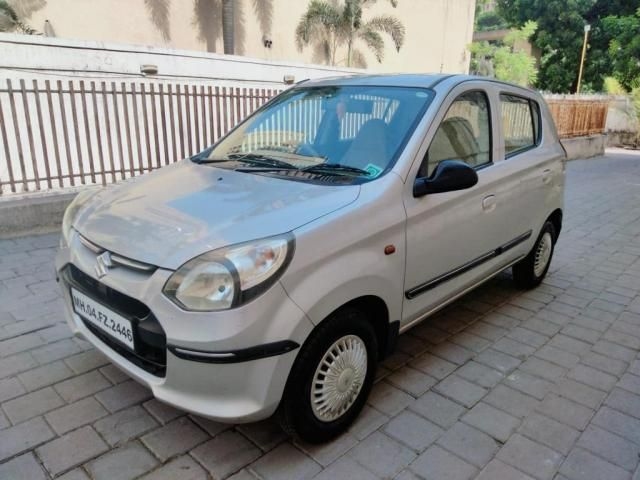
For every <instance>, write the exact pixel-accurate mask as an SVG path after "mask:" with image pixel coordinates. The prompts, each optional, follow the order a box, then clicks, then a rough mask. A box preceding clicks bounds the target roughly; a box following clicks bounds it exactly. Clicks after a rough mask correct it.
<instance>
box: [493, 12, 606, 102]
mask: <svg viewBox="0 0 640 480" xmlns="http://www.w3.org/2000/svg"><path fill="white" fill-rule="evenodd" d="M593 3H594V2H593V0H498V1H497V6H498V11H499V13H500V15H502V16H503V17H504V18H505V19H506V20H507V21H508V22H509V23H510V24H511V25H513V26H518V27H519V26H522V25H524V24H525V22H527V21H529V20H534V21H536V22H537V23H538V29H537V31H536V32H535V34H534V35H533V36H532V43H533V44H534V45H535V46H536V47H538V48H539V49H540V51H541V53H542V56H541V59H540V73H539V77H538V84H537V85H538V87H539V88H541V89H543V90H550V91H553V92H569V91H571V90H572V89H574V88H575V84H576V81H577V72H578V66H579V63H580V55H581V49H582V36H583V34H584V24H585V20H584V18H583V15H584V14H585V13H586V12H587V11H588V9H589V8H590V7H591V6H592V5H593Z"/></svg>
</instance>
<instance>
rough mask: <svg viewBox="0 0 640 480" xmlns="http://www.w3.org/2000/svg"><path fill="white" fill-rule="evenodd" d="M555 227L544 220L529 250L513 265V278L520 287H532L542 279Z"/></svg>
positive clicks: (550, 250)
mask: <svg viewBox="0 0 640 480" xmlns="http://www.w3.org/2000/svg"><path fill="white" fill-rule="evenodd" d="M556 238H557V237H556V229H555V227H554V226H553V223H551V222H550V221H547V222H545V224H544V226H543V227H542V231H541V232H540V235H539V236H538V239H537V240H536V243H535V244H534V246H533V248H532V249H531V252H529V254H528V255H527V256H526V257H525V258H523V259H522V260H520V261H519V262H518V263H516V264H515V265H514V266H513V280H514V281H515V283H516V285H517V286H518V287H520V288H525V289H529V288H534V287H537V286H538V285H540V282H542V280H543V279H544V277H545V275H546V274H547V271H548V270H549V265H550V264H551V257H552V256H553V249H554V247H555V242H556Z"/></svg>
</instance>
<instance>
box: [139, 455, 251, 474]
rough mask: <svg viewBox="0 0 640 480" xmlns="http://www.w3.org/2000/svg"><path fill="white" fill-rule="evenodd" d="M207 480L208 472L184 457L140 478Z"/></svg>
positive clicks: (188, 457) (187, 456) (187, 457)
mask: <svg viewBox="0 0 640 480" xmlns="http://www.w3.org/2000/svg"><path fill="white" fill-rule="evenodd" d="M207 478H208V475H207V472H206V471H205V470H204V469H203V468H202V467H201V466H200V465H198V463H197V462H196V461H195V460H194V459H193V458H191V457H190V456H189V455H182V456H181V457H178V458H175V459H173V460H171V461H169V462H167V463H165V464H164V465H163V466H161V467H159V468H157V469H155V470H153V471H152V472H150V473H147V474H146V475H144V476H142V477H140V480H176V479H179V480H207ZM252 478H255V477H252Z"/></svg>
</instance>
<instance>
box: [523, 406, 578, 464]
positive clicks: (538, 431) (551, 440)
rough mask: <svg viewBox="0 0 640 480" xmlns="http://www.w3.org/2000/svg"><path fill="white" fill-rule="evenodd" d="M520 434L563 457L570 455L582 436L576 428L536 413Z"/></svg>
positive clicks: (525, 423)
mask: <svg viewBox="0 0 640 480" xmlns="http://www.w3.org/2000/svg"><path fill="white" fill-rule="evenodd" d="M518 433H520V434H521V435H524V436H525V437H528V438H530V439H531V440H534V441H536V442H538V443H540V444H542V445H546V446H547V447H550V448H552V449H553V450H555V451H557V452H560V453H562V454H563V455H567V454H568V453H569V451H570V450H571V448H573V446H574V445H575V443H576V440H577V439H578V437H579V436H580V432H579V431H578V430H576V429H575V428H573V427H570V426H568V425H565V424H564V423H560V422H558V421H556V420H553V419H551V418H549V417H546V416H544V415H541V414H539V413H535V412H534V413H532V414H531V415H529V416H528V417H527V418H526V419H525V421H524V422H523V423H522V426H521V427H520V429H519V430H518Z"/></svg>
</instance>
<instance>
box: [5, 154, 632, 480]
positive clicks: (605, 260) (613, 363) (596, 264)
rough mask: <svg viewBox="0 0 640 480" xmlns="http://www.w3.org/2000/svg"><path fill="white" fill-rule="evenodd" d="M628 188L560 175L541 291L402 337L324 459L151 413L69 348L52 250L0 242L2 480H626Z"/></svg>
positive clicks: (619, 160)
mask: <svg viewBox="0 0 640 480" xmlns="http://www.w3.org/2000/svg"><path fill="white" fill-rule="evenodd" d="M637 178H640V155H638V154H635V153H630V152H620V151H617V153H616V152H610V153H609V154H608V155H607V156H605V157H602V158H598V159H591V160H588V161H576V162H570V163H569V164H568V165H567V196H566V206H565V207H566V208H565V215H564V225H563V230H562V234H561V237H560V242H559V243H558V245H557V248H556V251H555V255H554V259H553V263H552V264H551V268H550V271H549V274H548V276H547V278H546V279H545V281H544V282H543V283H542V285H541V286H540V287H538V288H536V289H535V290H532V291H519V290H516V289H515V288H514V286H513V283H512V281H511V277H510V273H509V272H505V273H503V274H500V275H499V276H497V277H496V278H494V279H493V280H491V281H490V282H488V283H486V284H485V285H483V286H482V287H480V288H479V289H477V290H475V291H474V292H472V293H470V294H468V295H466V296H465V297H463V298H461V299H460V300H458V301H457V302H455V303H454V304H452V305H450V306H449V307H447V308H446V309H445V310H443V311H441V312H439V313H438V314H436V315H435V316H433V317H432V318H431V319H429V320H428V321H426V322H423V323H422V324H421V325H418V326H416V327H415V328H414V329H412V330H410V331H409V332H407V333H405V334H403V335H402V336H401V337H400V339H399V342H398V350H397V352H396V353H395V354H394V355H393V356H392V357H391V358H389V359H387V360H386V361H385V362H384V363H383V364H382V365H381V366H380V369H379V375H378V378H379V380H378V382H377V384H376V385H375V387H374V389H373V392H372V395H371V397H370V399H369V401H368V404H367V405H366V406H365V409H364V410H363V412H362V414H361V415H360V417H359V418H358V419H357V420H356V422H355V423H354V425H353V426H352V427H351V428H350V429H349V431H348V432H347V433H346V434H344V435H343V436H341V437H340V438H338V439H336V440H335V441H334V442H332V443H329V444H326V445H307V444H299V443H297V442H293V441H291V440H290V439H288V438H287V436H286V435H285V434H284V433H283V432H282V431H281V430H280V429H279V427H278V426H277V424H276V423H275V422H274V421H273V420H272V419H268V420H265V421H262V422H258V423H254V424H247V425H223V424H220V423H217V422H213V421H211V420H208V419H204V418H201V417H198V416H195V415H191V414H188V413H187V412H184V411H182V410H180V409H177V408H174V407H170V406H168V405H165V404H163V403H161V402H159V401H158V400H156V399H154V398H153V396H152V395H151V392H150V391H149V390H148V389H147V388H145V387H143V386H141V385H139V384H138V383H136V382H134V381H133V380H131V379H130V378H128V377H127V375H126V374H124V373H123V372H122V371H120V370H119V369H118V368H117V367H115V366H114V365H112V364H111V363H109V361H108V360H107V359H106V358H105V357H104V356H103V355H102V354H101V353H99V352H98V351H97V350H95V349H94V348H92V346H91V345H90V344H89V343H87V342H85V341H82V340H80V339H77V338H73V337H72V336H71V333H70V331H69V329H68V327H67V326H66V324H65V320H64V316H63V306H62V303H61V300H60V293H59V291H58V287H57V285H56V282H55V279H54V273H53V256H54V253H55V249H56V247H57V243H58V238H57V235H40V236H31V237H25V238H16V239H10V240H0V478H32V479H37V480H40V479H43V480H49V479H53V478H56V479H65V480H74V479H75V480H87V479H100V478H108V479H129V478H144V479H155V480H161V479H175V478H180V479H184V480H205V479H226V478H229V479H232V480H272V479H274V480H276V479H296V480H298V479H312V478H316V479H350V480H358V479H363V480H376V479H397V480H430V479H437V480H440V479H451V480H456V479H460V480H468V479H474V478H477V479H481V480H498V479H524V480H531V479H534V480H546V479H554V480H556V479H557V480H589V479H603V478H605V479H608V480H618V479H621V480H622V479H627V480H631V479H637V480H640V468H639V465H638V460H639V454H640V208H638V205H640V189H639V188H638V185H637V183H638V182H637V181H634V179H637Z"/></svg>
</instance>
